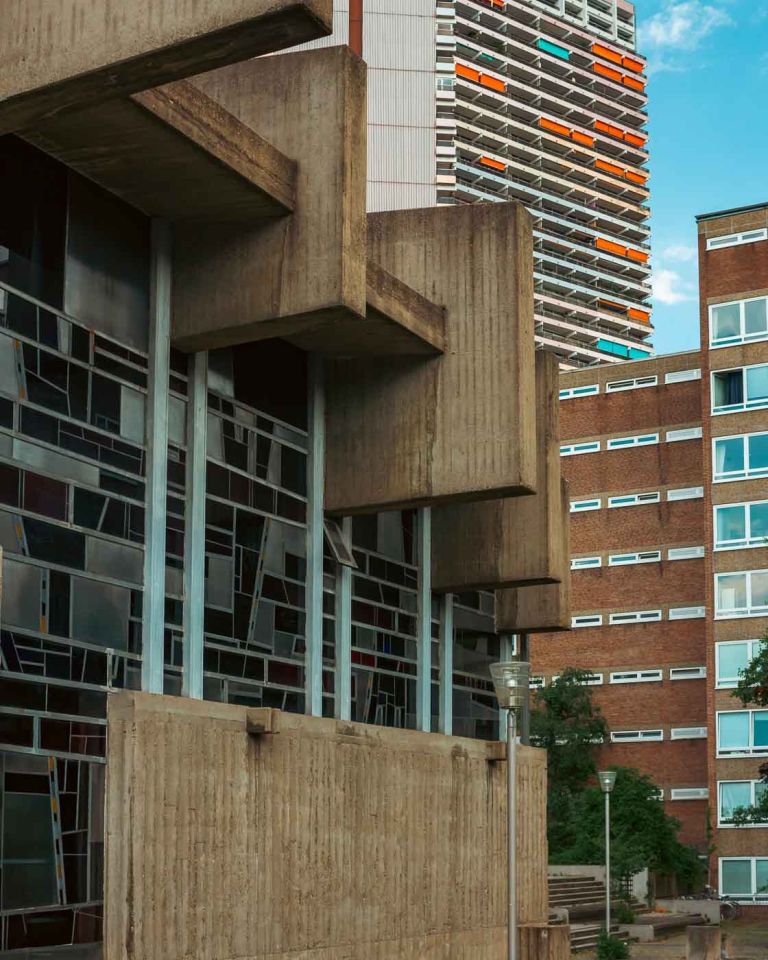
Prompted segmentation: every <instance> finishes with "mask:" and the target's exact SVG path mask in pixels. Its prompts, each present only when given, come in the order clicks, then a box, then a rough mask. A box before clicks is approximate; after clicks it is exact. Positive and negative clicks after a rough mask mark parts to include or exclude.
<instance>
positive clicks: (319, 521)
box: [304, 354, 325, 717]
mask: <svg viewBox="0 0 768 960" xmlns="http://www.w3.org/2000/svg"><path fill="white" fill-rule="evenodd" d="M324 483H325V384H324V381H323V358H322V357H321V356H319V355H318V354H310V355H309V456H308V457H307V579H306V591H305V606H306V627H305V632H306V653H305V661H304V697H305V703H304V712H305V713H307V714H309V716H311V717H321V716H322V715H323V492H324V491H323V488H324Z"/></svg>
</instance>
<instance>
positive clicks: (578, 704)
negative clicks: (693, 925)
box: [531, 669, 701, 885]
mask: <svg viewBox="0 0 768 960" xmlns="http://www.w3.org/2000/svg"><path fill="white" fill-rule="evenodd" d="M590 676H591V674H590V673H589V671H585V670H572V669H571V670H566V671H565V672H564V673H563V674H562V675H561V676H560V677H559V678H558V679H557V680H555V681H553V682H552V683H551V684H550V685H549V686H548V687H546V688H544V689H542V690H540V691H538V693H537V696H536V700H535V708H534V710H533V711H532V713H531V741H532V742H533V743H535V744H536V746H540V747H544V748H546V750H547V757H548V762H547V767H548V797H547V829H548V840H549V857H550V861H551V862H552V863H558V864H582V863H583V864H587V863H603V862H604V861H605V828H604V802H605V801H604V796H603V793H602V791H601V790H600V787H599V786H598V785H596V784H595V774H596V772H597V768H596V759H597V751H598V750H599V749H600V745H601V743H602V742H603V741H604V740H605V739H606V738H607V736H608V727H607V724H606V722H605V719H604V717H603V716H602V714H601V713H600V710H599V709H598V707H596V706H595V704H594V703H593V701H592V691H591V688H590V687H589V686H587V685H586V681H587V680H588V679H589V677H590ZM613 769H616V772H617V776H616V785H615V787H614V790H613V794H612V797H611V806H612V816H611V825H612V827H611V861H612V864H613V871H612V872H613V874H614V877H617V878H621V879H623V878H627V877H630V876H631V875H633V874H635V873H638V872H639V871H640V870H642V869H644V868H646V867H647V868H648V869H651V870H661V871H664V872H669V873H674V874H676V875H677V876H678V878H679V879H680V880H681V882H683V883H685V884H686V885H688V884H694V883H696V882H697V881H698V879H699V877H700V874H701V867H700V864H699V860H698V857H697V855H696V853H695V851H693V850H692V849H691V848H688V847H685V846H683V845H682V844H681V843H680V842H679V841H678V839H677V833H678V831H679V829H680V824H679V822H678V821H677V820H675V819H674V818H673V817H669V816H667V814H665V812H664V807H663V805H662V803H661V802H660V801H659V800H658V788H657V787H656V785H655V784H654V783H653V781H652V780H651V779H650V777H648V776H645V775H643V774H640V773H639V772H638V771H637V770H632V769H629V768H622V767H620V768H613Z"/></svg>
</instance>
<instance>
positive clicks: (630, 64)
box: [621, 57, 643, 73]
mask: <svg viewBox="0 0 768 960" xmlns="http://www.w3.org/2000/svg"><path fill="white" fill-rule="evenodd" d="M621 62H622V64H623V65H624V66H625V67H626V68H627V70H632V72H633V73H642V72H643V63H642V61H640V60H633V59H632V57H622V58H621Z"/></svg>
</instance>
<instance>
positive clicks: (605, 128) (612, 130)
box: [595, 120, 624, 140]
mask: <svg viewBox="0 0 768 960" xmlns="http://www.w3.org/2000/svg"><path fill="white" fill-rule="evenodd" d="M595 130H599V131H600V133H607V134H609V135H610V136H612V137H617V138H618V139H619V140H623V139H624V131H623V130H622V129H621V127H614V126H613V124H612V123H606V122H605V120H595Z"/></svg>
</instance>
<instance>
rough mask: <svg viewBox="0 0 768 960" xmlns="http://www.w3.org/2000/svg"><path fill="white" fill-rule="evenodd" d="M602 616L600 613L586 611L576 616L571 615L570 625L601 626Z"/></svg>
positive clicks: (574, 626)
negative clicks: (586, 612)
mask: <svg viewBox="0 0 768 960" xmlns="http://www.w3.org/2000/svg"><path fill="white" fill-rule="evenodd" d="M602 625H603V617H602V614H600V613H588V614H583V615H582V616H578V617H571V626H572V627H573V628H576V627H602Z"/></svg>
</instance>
